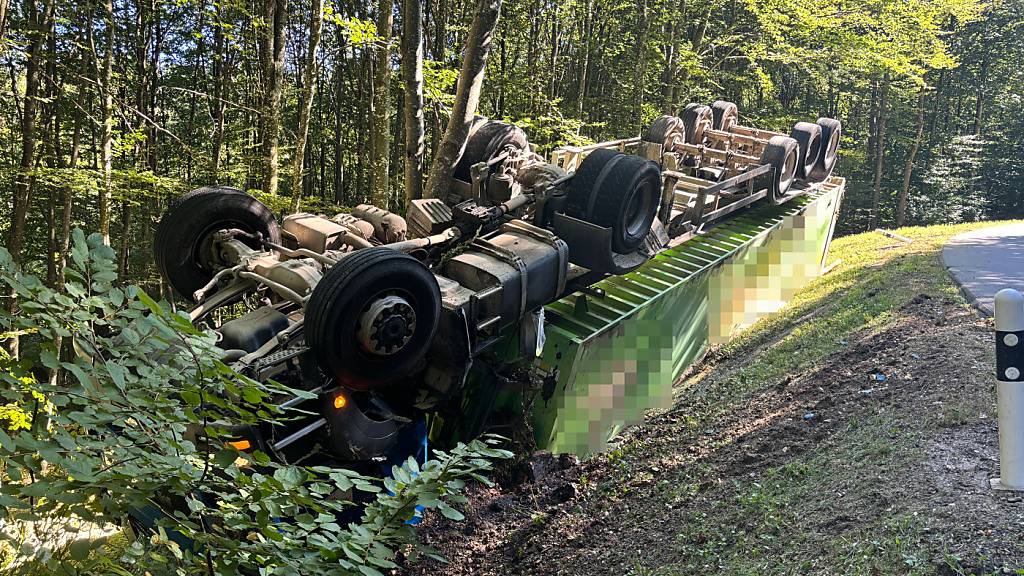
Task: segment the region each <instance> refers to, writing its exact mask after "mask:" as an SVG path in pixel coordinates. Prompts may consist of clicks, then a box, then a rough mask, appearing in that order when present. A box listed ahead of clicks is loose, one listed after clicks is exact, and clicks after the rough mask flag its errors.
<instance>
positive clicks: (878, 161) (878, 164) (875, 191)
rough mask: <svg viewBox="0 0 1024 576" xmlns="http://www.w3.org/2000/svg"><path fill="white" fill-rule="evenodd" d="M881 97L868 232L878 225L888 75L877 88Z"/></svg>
mask: <svg viewBox="0 0 1024 576" xmlns="http://www.w3.org/2000/svg"><path fill="white" fill-rule="evenodd" d="M878 89H879V92H880V93H881V95H880V96H879V98H878V135H877V137H876V138H875V146H876V148H875V180H874V184H873V186H872V189H871V214H870V216H869V219H868V230H873V229H874V228H875V225H876V224H877V223H878V220H879V219H878V201H879V198H880V197H881V195H882V170H883V169H884V167H885V124H886V115H887V114H888V110H886V107H887V106H888V101H889V74H888V73H886V74H885V76H883V77H882V84H881V85H880V86H879V88H878Z"/></svg>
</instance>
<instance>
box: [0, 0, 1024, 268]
mask: <svg viewBox="0 0 1024 576" xmlns="http://www.w3.org/2000/svg"><path fill="white" fill-rule="evenodd" d="M1022 13H1024V4H1022V3H1021V2H1020V1H1019V0H993V1H992V2H980V1H977V0H871V1H867V2H863V1H851V0H841V1H837V2H830V1H824V0H563V1H558V2H553V1H550V0H504V1H501V0H481V1H480V2H473V1H467V0H427V1H424V2H416V1H411V0H403V1H401V2H395V1H394V0H377V1H373V2H359V1H357V2H352V1H347V0H339V1H337V2H326V1H324V0H308V1H307V0H81V1H78V2H60V1H58V0H0V62H2V66H3V68H4V70H5V72H6V74H5V76H6V77H7V78H6V80H4V81H3V82H0V140H2V141H3V147H2V152H0V174H2V176H0V197H2V199H3V208H2V211H3V217H2V218H0V222H2V227H3V229H4V230H3V233H4V244H5V245H6V246H7V247H8V248H9V250H10V252H11V254H12V258H13V259H14V261H15V262H17V263H21V264H23V265H24V266H26V267H27V268H28V269H30V270H33V271H35V272H37V273H39V274H40V275H44V276H45V277H46V278H47V279H48V281H49V282H51V283H55V282H56V280H57V279H58V278H59V277H60V276H61V270H62V267H63V266H64V261H65V260H66V256H67V252H68V247H69V239H70V238H71V231H72V230H73V229H74V228H79V227H80V228H82V229H84V230H86V231H98V232H100V233H101V234H102V236H103V238H104V239H105V241H106V242H108V243H109V244H110V245H111V246H112V247H113V248H114V249H115V251H116V253H117V263H118V268H119V273H120V275H121V277H122V278H125V279H129V278H130V279H132V280H133V281H136V282H139V283H141V284H142V285H149V286H155V285H156V283H157V282H158V280H157V275H156V273H155V269H154V267H153V266H152V263H151V260H152V257H151V251H150V248H149V247H150V246H151V245H152V238H153V230H154V227H155V222H156V219H157V218H158V215H159V214H161V213H162V210H163V208H164V207H165V206H166V205H167V203H168V202H169V201H171V200H172V199H173V198H175V197H176V196H177V195H180V194H181V193H182V192H184V191H187V190H189V189H191V188H195V187H198V186H202V185H207V184H214V183H216V184H222V185H230V186H234V187H238V188H241V189H244V190H249V191H252V192H254V193H255V194H257V195H258V196H259V197H260V198H261V199H263V200H264V202H266V203H268V204H269V205H270V206H271V207H272V208H273V209H274V210H276V211H279V212H286V211H289V210H294V209H296V208H298V207H299V206H300V204H301V205H302V206H304V207H305V209H307V210H310V211H315V210H316V208H317V207H318V206H323V205H326V204H335V205H340V206H354V205H356V204H358V203H360V202H363V201H368V200H370V201H373V202H375V203H377V204H378V205H382V206H383V205H387V206H390V207H391V208H392V209H396V210H398V211H401V210H402V209H403V205H404V204H405V202H406V200H407V199H410V198H416V197H419V196H421V195H422V194H424V188H425V185H426V184H427V175H428V172H429V170H428V168H429V167H430V166H431V164H432V161H433V159H434V157H435V156H436V155H437V154H438V151H439V146H440V144H441V142H442V141H443V139H444V133H445V127H446V125H447V123H448V119H449V116H450V115H451V113H452V110H453V108H457V107H458V106H460V105H467V104H468V111H469V113H470V114H472V113H473V112H474V111H475V112H476V113H477V114H480V115H484V116H488V117H492V118H497V119H503V120H505V121H509V122H514V123H516V124H518V125H520V126H521V127H523V128H524V129H525V130H526V132H527V133H528V134H529V136H530V139H531V142H532V143H533V144H535V145H536V146H537V147H538V151H540V152H541V153H545V152H547V151H550V150H551V149H552V148H553V147H555V146H557V145H561V144H565V143H587V142H596V141H601V140H602V139H609V138H612V137H618V138H621V137H625V136H629V135H635V134H638V133H640V131H641V130H642V129H643V128H644V127H645V126H646V125H647V124H648V123H649V122H650V121H651V120H652V119H653V118H655V117H656V116H658V115H660V114H662V113H678V112H679V111H680V110H681V109H682V107H683V106H685V105H686V104H687V103H689V102H702V103H709V102H710V101H712V100H715V99H726V100H731V101H733V102H736V103H738V104H739V106H740V112H741V116H742V118H743V119H744V121H746V122H747V123H750V124H753V125H757V126H764V127H767V128H773V129H775V128H780V127H784V126H788V125H790V124H791V123H792V122H793V121H794V120H796V119H806V118H811V119H813V118H815V117H817V116H830V117H835V118H838V119H840V120H841V121H842V122H843V126H844V141H843V145H842V147H841V150H842V156H841V159H840V163H839V167H838V169H837V173H839V174H841V175H842V176H845V177H846V178H847V179H848V187H847V190H848V191H847V194H846V198H845V202H844V206H843V215H842V218H841V222H840V227H839V233H840V234H842V233H850V232H855V231H862V230H865V229H873V228H875V227H893V226H901V225H906V224H923V223H938V222H962V221H973V220H983V219H994V218H1003V217H1009V216H1013V215H1020V214H1021V212H1022V210H1024V198H1022V193H1021V192H1020V188H1021V186H1022V184H1024V111H1022V106H1024V103H1022V94H1024V72H1022V71H1021V68H1020V66H1019V62H1021V61H1022V58H1024V40H1021V38H1022V36H1021V34H1020V29H1021V24H1022V23H1024V16H1022ZM469 51H473V54H472V59H473V60H474V61H475V62H476V63H477V64H480V65H484V64H485V68H483V71H482V72H481V73H482V88H481V89H480V90H479V95H478V96H477V97H471V98H469V100H468V102H463V103H457V102H456V101H455V96H456V88H457V85H458V83H459V82H460V73H463V74H464V75H465V76H466V81H467V82H468V81H472V80H474V78H472V77H471V75H470V74H467V72H469V73H471V72H473V71H472V70H463V63H464V61H465V60H466V56H467V53H468V52H469ZM467 68H469V67H468V66H467ZM478 80H479V79H478ZM462 112H465V110H460V113H462ZM426 193H427V194H429V187H427V188H426ZM57 285H59V284H57Z"/></svg>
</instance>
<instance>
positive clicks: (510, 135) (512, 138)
mask: <svg viewBox="0 0 1024 576" xmlns="http://www.w3.org/2000/svg"><path fill="white" fill-rule="evenodd" d="M528 145H529V144H528V142H527V140H526V132H524V131H523V129H522V128H520V127H519V126H515V125H514V124H506V123H504V122H499V121H497V120H486V121H484V122H483V123H482V124H481V125H480V126H479V128H477V129H476V131H474V132H473V133H472V134H470V136H469V140H467V141H466V150H465V151H464V152H463V153H462V158H459V163H458V164H456V165H455V172H453V175H454V176H455V178H458V179H459V180H462V181H464V182H469V181H470V173H469V169H470V167H472V166H473V165H474V164H478V163H480V162H486V161H488V160H490V159H491V158H494V157H495V156H497V155H498V154H500V153H501V152H502V151H503V150H505V148H508V147H512V148H515V149H516V150H525V149H526V147H527V146H528Z"/></svg>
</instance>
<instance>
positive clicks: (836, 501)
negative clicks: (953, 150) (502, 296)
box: [430, 224, 1024, 575]
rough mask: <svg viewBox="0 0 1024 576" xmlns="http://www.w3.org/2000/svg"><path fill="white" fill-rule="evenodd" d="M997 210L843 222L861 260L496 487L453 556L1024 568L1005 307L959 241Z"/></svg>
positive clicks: (475, 567) (613, 564)
mask: <svg viewBox="0 0 1024 576" xmlns="http://www.w3.org/2000/svg"><path fill="white" fill-rule="evenodd" d="M986 225H992V224H981V225H979V224H973V225H960V226H934V227H926V228H907V229H901V230H899V231H898V232H899V234H901V235H904V236H906V237H909V238H910V239H911V240H912V242H910V243H904V242H902V241H899V240H896V239H893V238H889V237H887V236H883V235H881V234H879V233H866V234H860V235H855V236H849V237H845V238H839V239H837V240H835V242H833V244H832V250H831V257H830V260H831V261H836V260H841V263H840V264H839V265H838V266H837V267H836V268H835V269H834V270H833V271H832V272H831V273H830V274H828V275H826V276H824V277H822V278H819V279H817V280H816V281H815V282H813V283H812V284H811V285H810V286H808V287H807V288H806V289H804V290H803V291H802V292H801V293H800V294H799V295H798V296H797V297H796V298H795V299H794V300H793V301H792V303H791V304H790V305H789V306H788V307H787V308H786V309H785V310H783V311H782V312H780V313H779V314H776V315H774V316H772V317H770V318H766V319H764V320H762V321H760V322H758V323H757V324H755V325H754V326H753V327H752V328H751V329H749V330H748V331H746V332H745V333H743V334H742V335H740V336H739V337H737V338H735V339H734V340H733V341H732V342H731V343H730V344H729V345H727V346H725V347H723V348H721V349H719V350H715V351H712V353H711V354H709V355H708V357H707V358H706V359H705V360H704V362H703V363H702V364H701V365H699V366H698V367H696V369H695V370H694V372H693V373H692V374H691V375H689V376H688V377H686V378H684V379H682V380H681V381H680V382H679V383H678V384H677V390H676V401H675V406H674V408H673V409H671V410H669V411H666V412H663V413H660V414H656V415H652V416H651V418H650V419H649V421H648V422H647V423H646V424H644V425H643V426H639V427H637V428H634V429H631V430H629V431H627V432H626V434H624V436H623V438H622V439H621V441H620V442H619V443H618V446H617V447H616V448H615V449H614V450H612V451H611V452H610V453H607V454H605V455H601V456H598V457H596V458H594V459H592V460H590V461H587V462H584V463H583V464H582V465H581V466H579V467H577V468H573V469H570V470H566V471H564V472H560V473H557V474H552V475H551V476H549V477H548V478H546V479H545V480H542V481H540V482H538V483H537V484H534V485H531V486H528V487H525V488H521V489H519V490H518V491H517V492H516V493H514V494H512V495H509V494H502V493H496V492H487V493H482V494H480V497H479V499H478V500H477V501H476V502H474V510H473V511H472V512H473V514H472V515H471V516H470V529H469V530H468V531H467V533H464V534H462V535H460V536H459V537H457V538H454V539H452V540H451V541H447V540H448V539H447V538H444V537H441V538H435V537H434V536H435V534H436V533H434V532H432V533H431V538H430V539H431V540H434V543H435V544H437V545H439V546H440V547H441V548H442V550H443V551H444V552H445V553H446V554H447V555H448V556H449V557H451V558H453V560H454V562H453V566H452V567H450V568H449V572H451V573H466V574H469V573H473V574H488V573H495V574H497V573H510V572H511V573H524V574H526V573H552V574H643V575H654V574H658V575H674V574H751V575H753V574H790V573H793V574H804V573H806V574H829V575H834V574H844V575H847V574H864V575H875V574H936V573H938V574H964V573H972V574H973V573H978V574H988V573H993V574H994V573H1005V572H1006V571H1009V572H1011V573H1013V572H1016V569H1017V568H1020V567H1022V566H1024V548H1022V544H1021V543H1020V538H1019V535H1020V531H1021V526H1022V524H1021V520H1022V517H1024V505H1022V504H1021V503H1020V499H1019V498H1016V497H1014V496H1012V495H1011V496H1007V495H1005V494H998V493H992V492H991V491H989V490H988V488H987V479H988V477H990V476H992V475H995V472H996V470H995V468H996V465H995V454H996V450H997V448H996V446H997V444H996V428H995V424H994V410H995V408H994V393H993V382H992V377H991V362H992V360H991V358H992V345H991V332H990V329H991V328H990V323H989V321H988V320H985V319H982V318H980V317H979V316H978V315H977V314H976V313H975V312H974V310H973V309H972V308H971V307H970V306H969V305H968V304H967V303H966V302H965V300H964V298H963V297H962V295H961V294H960V292H959V290H958V288H957V286H956V285H955V284H954V283H953V282H952V280H951V279H950V278H949V276H948V274H947V272H946V270H945V268H944V266H943V265H942V263H941V259H940V251H941V247H942V245H943V244H944V243H945V241H946V240H947V239H949V238H950V237H951V236H953V235H955V234H957V233H959V232H962V231H966V230H968V229H972V228H976V227H979V226H986ZM560 484H561V486H560ZM564 484H571V485H572V486H573V488H574V489H573V490H572V491H570V493H571V494H573V496H572V497H571V498H570V499H569V501H568V502H564V503H562V502H560V500H562V499H561V498H555V499H553V498H551V497H550V495H551V494H554V493H559V490H560V489H562V488H563V487H564ZM564 492H565V490H561V493H564ZM482 527H486V528H482ZM452 528H453V529H455V530H460V529H459V528H457V527H452ZM1020 573H1024V572H1020Z"/></svg>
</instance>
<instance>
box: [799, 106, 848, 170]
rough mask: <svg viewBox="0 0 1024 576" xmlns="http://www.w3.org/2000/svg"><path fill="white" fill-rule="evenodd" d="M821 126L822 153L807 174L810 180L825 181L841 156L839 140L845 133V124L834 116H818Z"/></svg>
mask: <svg viewBox="0 0 1024 576" xmlns="http://www.w3.org/2000/svg"><path fill="white" fill-rule="evenodd" d="M818 126H820V127H821V153H820V154H818V161H817V162H816V163H815V164H814V168H812V169H811V171H810V173H809V174H808V175H807V181H808V182H823V181H824V180H825V179H826V178H828V177H829V176H831V175H832V171H833V170H835V167H836V160H838V158H839V140H840V139H841V138H842V135H843V124H842V122H840V121H839V120H835V119H833V118H818Z"/></svg>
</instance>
